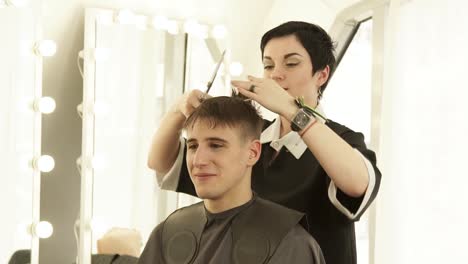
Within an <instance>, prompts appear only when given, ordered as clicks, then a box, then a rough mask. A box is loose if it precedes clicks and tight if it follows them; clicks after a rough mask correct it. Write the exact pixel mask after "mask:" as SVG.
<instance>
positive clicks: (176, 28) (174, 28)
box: [167, 20, 179, 35]
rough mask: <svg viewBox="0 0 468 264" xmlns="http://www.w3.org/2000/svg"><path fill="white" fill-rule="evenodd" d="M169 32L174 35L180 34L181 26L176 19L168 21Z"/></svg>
mask: <svg viewBox="0 0 468 264" xmlns="http://www.w3.org/2000/svg"><path fill="white" fill-rule="evenodd" d="M167 32H168V33H169V34H172V35H177V34H179V26H178V25H177V22H176V21H174V20H169V21H167Z"/></svg>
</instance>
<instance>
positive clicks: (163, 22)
mask: <svg viewBox="0 0 468 264" xmlns="http://www.w3.org/2000/svg"><path fill="white" fill-rule="evenodd" d="M168 24H169V20H168V19H167V18H166V17H163V16H155V17H153V19H152V21H151V25H153V27H154V28H155V29H159V30H165V29H168Z"/></svg>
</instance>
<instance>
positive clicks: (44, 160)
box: [34, 155, 55, 172]
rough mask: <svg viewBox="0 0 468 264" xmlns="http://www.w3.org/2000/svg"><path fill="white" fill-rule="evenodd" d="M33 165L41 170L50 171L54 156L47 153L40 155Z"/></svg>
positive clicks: (53, 165) (52, 167)
mask: <svg viewBox="0 0 468 264" xmlns="http://www.w3.org/2000/svg"><path fill="white" fill-rule="evenodd" d="M34 167H35V168H36V169H38V170H40V171H42V172H50V171H52V170H53V169H54V167H55V161H54V158H52V157H51V156H49V155H42V156H41V157H39V158H38V159H36V160H35V162H34Z"/></svg>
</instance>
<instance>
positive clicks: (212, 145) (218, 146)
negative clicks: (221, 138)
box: [210, 143, 223, 149]
mask: <svg viewBox="0 0 468 264" xmlns="http://www.w3.org/2000/svg"><path fill="white" fill-rule="evenodd" d="M210 147H211V148H214V149H217V148H222V147H223V145H221V144H215V143H212V144H210Z"/></svg>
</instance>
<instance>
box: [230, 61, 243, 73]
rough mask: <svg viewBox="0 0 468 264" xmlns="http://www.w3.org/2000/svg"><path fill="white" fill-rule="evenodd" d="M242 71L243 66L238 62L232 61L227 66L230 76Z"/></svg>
mask: <svg viewBox="0 0 468 264" xmlns="http://www.w3.org/2000/svg"><path fill="white" fill-rule="evenodd" d="M243 71H244V67H243V66H242V64H241V63H240V62H233V63H231V65H230V66H229V72H230V73H231V75H232V76H239V75H241V74H242V72H243Z"/></svg>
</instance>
